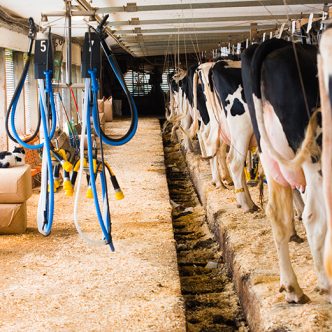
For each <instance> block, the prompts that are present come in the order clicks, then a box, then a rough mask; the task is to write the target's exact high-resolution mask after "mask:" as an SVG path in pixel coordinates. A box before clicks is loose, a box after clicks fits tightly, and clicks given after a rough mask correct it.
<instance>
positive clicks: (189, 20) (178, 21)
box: [108, 13, 319, 27]
mask: <svg viewBox="0 0 332 332" xmlns="http://www.w3.org/2000/svg"><path fill="white" fill-rule="evenodd" d="M314 16H315V17H319V16H318V14H316V15H314ZM287 18H288V17H287V15H253V16H250V15H249V16H248V15H246V16H224V17H220V16H218V17H199V18H169V19H163V20H158V19H154V20H139V19H137V18H132V19H131V20H130V21H113V22H112V21H110V22H109V23H108V25H110V26H112V27H116V26H124V25H135V26H139V25H154V24H157V25H162V24H183V23H210V22H248V21H255V22H256V21H270V22H271V21H276V20H287ZM289 18H290V19H298V18H301V13H298V14H290V15H289Z"/></svg>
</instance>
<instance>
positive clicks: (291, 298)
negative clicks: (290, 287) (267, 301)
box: [286, 293, 311, 304]
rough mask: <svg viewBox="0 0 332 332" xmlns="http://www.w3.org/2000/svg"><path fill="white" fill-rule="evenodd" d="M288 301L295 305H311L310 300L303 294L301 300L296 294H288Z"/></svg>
mask: <svg viewBox="0 0 332 332" xmlns="http://www.w3.org/2000/svg"><path fill="white" fill-rule="evenodd" d="M286 301H287V302H288V303H293V304H306V303H309V302H310V301H311V300H310V298H309V297H308V296H307V295H305V294H302V295H301V296H300V297H299V298H298V297H297V296H296V294H295V293H288V294H287V295H286Z"/></svg>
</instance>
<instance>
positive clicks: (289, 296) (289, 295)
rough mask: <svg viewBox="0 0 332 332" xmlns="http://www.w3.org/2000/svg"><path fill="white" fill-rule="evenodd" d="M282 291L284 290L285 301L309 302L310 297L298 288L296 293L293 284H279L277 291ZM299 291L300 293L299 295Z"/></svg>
mask: <svg viewBox="0 0 332 332" xmlns="http://www.w3.org/2000/svg"><path fill="white" fill-rule="evenodd" d="M284 291H285V292H286V301H287V302H288V303H295V304H305V303H308V302H310V298H309V297H308V296H307V295H305V294H304V293H302V290H301V289H300V288H299V289H298V292H297V293H296V292H295V289H294V287H293V286H288V287H285V286H284V285H281V287H280V289H279V292H280V293H282V292H284ZM299 293H300V294H301V293H302V294H301V295H299Z"/></svg>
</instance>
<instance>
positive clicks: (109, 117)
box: [104, 97, 113, 122]
mask: <svg viewBox="0 0 332 332" xmlns="http://www.w3.org/2000/svg"><path fill="white" fill-rule="evenodd" d="M104 113H105V122H111V121H113V103H112V97H109V98H108V99H106V100H105V101H104Z"/></svg>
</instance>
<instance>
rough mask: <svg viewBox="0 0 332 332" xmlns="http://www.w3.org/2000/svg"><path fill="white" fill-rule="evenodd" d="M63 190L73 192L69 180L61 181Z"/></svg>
mask: <svg viewBox="0 0 332 332" xmlns="http://www.w3.org/2000/svg"><path fill="white" fill-rule="evenodd" d="M63 189H64V190H73V186H72V184H71V182H70V180H68V179H66V180H65V181H63Z"/></svg>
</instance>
